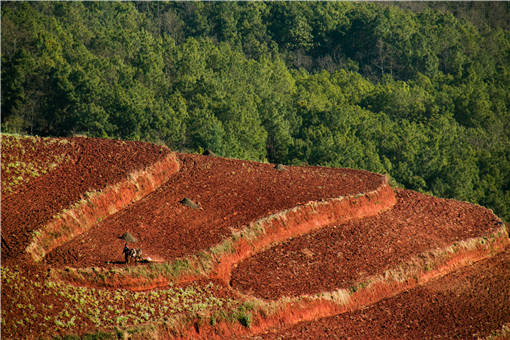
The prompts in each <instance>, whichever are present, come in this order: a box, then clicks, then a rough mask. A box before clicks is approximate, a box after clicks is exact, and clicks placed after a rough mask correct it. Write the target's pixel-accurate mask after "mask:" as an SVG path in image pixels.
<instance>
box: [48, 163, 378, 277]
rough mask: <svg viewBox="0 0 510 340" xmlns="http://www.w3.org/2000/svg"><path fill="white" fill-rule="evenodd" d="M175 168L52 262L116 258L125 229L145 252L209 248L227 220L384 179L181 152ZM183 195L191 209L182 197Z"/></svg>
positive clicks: (238, 221) (166, 254) (363, 188)
mask: <svg viewBox="0 0 510 340" xmlns="http://www.w3.org/2000/svg"><path fill="white" fill-rule="evenodd" d="M179 161H180V162H181V169H180V171H179V172H178V173H177V174H175V175H174V176H173V177H172V178H171V179H170V180H169V181H168V182H167V183H165V184H164V185H162V186H161V187H160V188H159V189H158V190H156V191H155V192H153V193H152V194H150V195H148V196H147V197H145V198H144V199H142V200H140V201H138V202H136V203H135V204H132V205H131V206H129V207H127V208H126V209H124V210H122V211H120V212H119V213H117V214H115V215H112V216H110V217H109V218H107V219H105V220H104V221H102V222H101V223H100V224H98V225H97V226H95V227H93V228H92V229H90V230H89V231H88V232H86V233H84V234H82V235H80V236H79V237H77V238H76V239H74V240H73V241H71V242H69V243H67V244H64V245H63V246H61V247H59V248H56V249H55V250H53V251H52V252H51V253H50V254H48V255H47V256H46V261H47V263H49V264H51V265H52V266H74V267H84V266H105V264H106V263H107V262H117V263H119V262H121V261H123V260H124V259H123V257H122V247H123V241H122V240H120V239H119V236H120V235H122V234H123V233H124V232H130V233H131V234H132V235H134V236H135V237H136V238H137V239H138V240H139V242H138V243H137V244H136V247H140V248H142V249H143V252H144V254H145V255H146V256H149V257H151V258H152V259H156V260H170V259H173V258H176V257H180V256H184V255H189V254H195V253H197V252H198V251H200V250H203V249H206V248H209V247H211V246H213V245H215V244H217V243H219V242H220V241H222V240H223V239H224V238H225V237H226V236H230V235H231V233H232V228H234V229H235V228H240V227H241V226H243V225H246V224H248V223H249V222H251V221H254V220H257V219H259V218H262V217H265V216H267V215H270V214H271V213H275V212H278V211H281V210H284V209H289V208H293V207H295V206H297V205H299V204H303V203H307V202H309V201H314V200H322V199H326V198H333V197H339V196H344V195H352V194H355V193H360V192H367V191H372V190H375V189H376V188H377V187H378V186H379V185H380V184H381V183H382V182H383V180H384V177H383V176H381V175H377V174H373V173H369V172H367V171H359V170H350V169H332V168H324V167H286V170H284V171H279V170H276V169H275V168H274V166H273V165H271V164H263V163H256V162H248V161H240V160H233V159H225V158H219V157H211V156H201V155H188V154H180V155H179ZM185 197H188V198H190V199H191V200H193V201H194V202H197V203H199V204H200V206H201V209H193V208H189V207H186V206H183V205H182V204H181V203H179V201H180V200H182V199H183V198H185Z"/></svg>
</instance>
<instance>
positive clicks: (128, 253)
mask: <svg viewBox="0 0 510 340" xmlns="http://www.w3.org/2000/svg"><path fill="white" fill-rule="evenodd" d="M122 252H123V253H124V259H125V260H126V263H128V261H129V255H130V253H131V251H130V249H129V248H128V246H127V242H126V243H124V250H123V251H122Z"/></svg>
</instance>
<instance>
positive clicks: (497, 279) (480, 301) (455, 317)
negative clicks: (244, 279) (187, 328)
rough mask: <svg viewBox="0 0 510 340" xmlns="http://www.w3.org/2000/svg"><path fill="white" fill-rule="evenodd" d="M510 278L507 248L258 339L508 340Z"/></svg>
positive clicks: (268, 333)
mask: <svg viewBox="0 0 510 340" xmlns="http://www.w3.org/2000/svg"><path fill="white" fill-rule="evenodd" d="M509 281H510V248H507V249H506V250H505V251H504V252H501V253H499V254H497V255H495V256H493V257H490V258H488V259H485V260H483V261H479V262H477V263H475V264H473V265H471V266H467V267H463V268H461V269H458V270H455V271H453V272H451V273H448V274H447V275H444V276H442V277H439V278H438V279H435V280H430V281H429V282H428V283H426V284H425V285H422V286H418V287H415V288H413V289H410V290H407V291H404V292H402V293H401V294H398V295H396V296H393V297H390V298H388V299H384V300H381V301H379V302H377V303H375V304H373V305H371V306H369V307H368V308H363V309H358V310H354V311H350V312H347V313H343V314H338V315H336V316H333V317H328V318H323V319H319V320H314V321H309V322H304V323H300V324H298V325H295V326H294V327H291V328H288V329H280V330H276V331H271V332H267V333H265V334H261V335H260V336H257V339H339V338H357V339H360V338H363V339H368V338H370V339H396V338H399V339H425V338H426V339H429V338H450V339H451V338H461V339H477V338H478V339H479V338H485V337H487V336H490V335H496V336H498V335H499V336H501V339H506V338H507V337H508V336H510V333H509V330H508V325H509V323H510V286H509V285H508V282H509ZM505 325H507V326H506V327H507V328H505V327H504V326H505ZM502 327H503V328H502ZM502 333H503V334H502Z"/></svg>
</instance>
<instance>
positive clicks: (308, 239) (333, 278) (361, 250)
mask: <svg viewBox="0 0 510 340" xmlns="http://www.w3.org/2000/svg"><path fill="white" fill-rule="evenodd" d="M397 198H398V203H397V204H396V205H395V206H394V207H393V208H392V209H390V210H387V211H385V212H383V213H381V214H378V215H376V216H372V217H366V218H363V219H354V220H351V221H349V222H348V223H344V224H339V225H337V226H333V227H329V228H323V229H321V230H319V231H316V232H314V233H309V234H306V235H304V236H301V237H296V238H293V239H290V240H288V241H286V242H283V243H281V244H278V245H276V246H275V247H272V248H270V249H268V250H267V251H265V252H261V253H258V254H257V255H255V256H253V257H251V258H249V259H247V260H246V261H244V262H242V263H240V264H239V266H238V267H237V268H236V269H235V271H234V273H233V275H232V286H233V287H234V288H236V289H239V290H240V291H243V292H246V293H247V294H250V295H252V294H253V295H255V296H258V297H261V298H264V299H271V300H275V299H278V298H280V297H282V296H299V295H302V294H315V293H319V292H323V291H332V290H335V289H338V288H347V289H348V288H349V287H351V286H353V285H354V284H356V283H357V282H359V281H362V280H363V279H364V278H366V277H369V276H372V275H376V274H379V273H382V272H384V271H385V270H388V269H390V268H393V267H395V266H397V265H398V264H399V263H401V262H404V261H406V260H407V259H409V258H411V257H413V256H417V255H418V254H421V253H423V252H426V251H430V250H434V249H443V248H446V247H448V246H450V245H455V244H457V243H460V242H462V241H465V240H469V239H472V238H479V237H485V236H489V235H491V234H492V233H494V232H496V231H497V230H498V229H500V228H501V226H502V222H501V220H500V219H499V218H498V217H497V216H496V215H494V214H493V213H492V211H490V210H488V209H486V208H483V207H481V206H477V205H473V204H469V203H465V202H459V201H455V200H448V199H439V198H435V197H432V196H427V195H424V194H420V193H417V192H414V191H410V190H398V191H397Z"/></svg>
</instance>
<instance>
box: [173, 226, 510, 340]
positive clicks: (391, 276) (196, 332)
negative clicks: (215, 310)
mask: <svg viewBox="0 0 510 340" xmlns="http://www.w3.org/2000/svg"><path fill="white" fill-rule="evenodd" d="M505 247H506V250H505ZM508 247H509V241H508V234H507V232H506V229H505V228H499V229H498V230H496V231H495V232H494V233H493V234H492V235H490V236H489V237H487V240H486V239H485V237H480V238H474V239H470V241H464V242H461V243H459V244H458V245H456V246H450V247H447V248H445V249H436V250H433V251H428V252H425V253H421V254H418V255H417V256H414V257H413V258H411V259H409V260H407V261H406V262H403V263H400V264H399V265H398V266H396V267H394V268H391V269H389V270H386V271H385V272H384V273H380V274H378V275H374V276H371V277H368V278H365V281H363V282H358V283H357V284H356V285H355V286H352V287H350V288H348V289H337V290H335V291H330V292H322V293H317V294H303V295H300V296H296V297H282V298H280V299H277V300H273V301H271V300H260V299H252V300H251V301H253V305H254V306H255V307H254V308H253V311H252V312H251V315H252V316H251V324H250V327H249V328H246V327H242V326H241V325H232V324H230V323H228V322H227V323H224V324H220V325H217V326H215V327H210V326H208V325H204V324H202V326H201V328H200V329H197V325H196V322H195V323H194V325H193V326H191V325H190V326H189V327H188V328H187V330H185V331H182V332H181V334H180V336H181V337H183V338H200V339H225V338H239V337H240V336H246V337H249V336H255V335H257V334H261V335H263V334H271V336H269V337H268V338H274V337H276V338H281V337H279V336H275V334H277V335H278V334H279V333H278V332H282V333H281V334H284V337H283V338H287V336H286V334H287V333H285V331H284V330H285V329H287V328H289V327H291V326H292V325H296V326H294V327H295V328H298V327H299V326H297V324H302V323H303V322H308V323H310V324H312V325H313V323H314V322H317V323H319V324H320V323H321V321H322V320H323V318H324V320H328V319H332V318H334V317H336V316H340V315H342V314H348V315H349V313H350V314H352V313H354V312H355V311H361V310H365V309H366V308H367V306H371V305H373V304H377V303H380V301H386V300H387V298H392V297H393V296H398V294H401V293H405V292H407V291H409V290H413V289H419V288H417V287H420V286H422V285H427V284H429V282H434V281H435V280H442V279H441V278H442V277H444V276H445V275H448V274H450V273H452V272H454V271H456V270H459V269H460V268H464V267H466V266H467V268H470V265H473V264H475V265H476V263H477V262H480V261H482V262H484V261H486V260H487V259H491V258H492V257H494V256H495V257H496V258H500V259H501V260H498V261H496V262H497V263H498V264H497V265H498V266H503V267H508V264H506V265H505V261H508V256H506V255H504V254H505V252H506V253H508V252H509V251H510V248H508ZM497 254H500V255H497ZM505 259H506V260H505ZM478 268H480V267H478ZM502 271H503V270H500V271H499V274H497V275H499V276H501V273H502ZM487 275H490V272H487V273H485V274H484V276H483V277H482V278H481V281H482V280H484V279H485V276H487ZM506 276H508V275H506ZM495 282H496V281H493V282H489V284H488V286H489V287H492V288H493V289H497V292H494V293H493V294H491V295H494V296H501V295H502V294H505V291H508V289H507V288H506V287H505V289H506V290H505V289H503V288H502V287H503V285H505V284H501V283H499V284H494V283H495ZM505 282H506V281H505ZM455 284H457V283H456V282H454V283H453V285H455ZM440 286H441V283H440V284H438V287H440ZM454 287H455V286H454ZM454 287H453V288H454ZM466 295H467V296H468V297H472V296H473V295H474V294H473V293H472V292H466ZM482 295H483V293H482ZM474 296H476V295H474ZM423 297H424V296H423ZM464 297H465V296H464ZM245 298H246V299H250V297H249V296H245ZM385 299H386V300H385ZM436 299H437V300H439V299H441V296H438V297H436ZM436 299H434V301H436ZM502 301H503V302H501V301H497V302H496V305H497V306H496V308H494V306H492V307H491V310H494V311H495V312H496V316H497V317H498V318H497V320H496V321H495V322H492V323H491V325H490V326H488V324H487V323H484V320H487V319H488V318H489V317H490V311H489V312H486V311H482V313H481V314H478V315H477V316H476V319H477V322H478V321H479V320H478V319H480V320H481V323H479V324H476V325H475V326H476V327H477V328H479V329H480V330H482V329H483V331H484V332H485V333H487V332H488V331H490V330H493V329H499V328H501V325H503V324H504V323H506V322H508V320H507V319H508V318H507V317H506V316H505V315H508V314H505V311H507V310H508V305H505V303H507V302H506V301H508V297H505V298H503V300H502ZM482 302H483V305H482V306H485V305H487V304H488V303H492V302H489V301H487V299H485V300H482ZM458 303H459V302H458ZM429 304H430V302H429ZM470 304H471V305H474V304H476V301H473V300H472V301H471V302H470ZM405 305H406V300H405V299H402V300H401V301H400V302H399V303H397V306H398V307H397V308H403V307H402V306H405ZM411 305H412V306H416V308H419V304H418V305H415V304H414V303H413V304H411ZM368 308H372V307H368ZM473 311H474V310H472V312H473ZM386 312H387V313H392V309H391V308H388V309H387V310H386ZM405 321H406V320H401V323H405ZM449 321H450V322H453V320H449ZM332 322H334V321H332ZM413 322H415V321H413ZM436 322H440V319H439V318H438V319H437V320H436ZM464 322H465V323H466V324H469V320H468V319H467V318H466V317H465V316H464ZM192 324H193V322H192ZM379 327H381V328H382V329H383V330H384V327H385V325H384V323H380V325H379ZM337 328H338V329H337V331H340V330H342V327H337ZM291 329H292V328H291ZM323 329H326V327H324V328H323ZM271 330H275V331H274V332H275V334H273V333H270V332H271ZM357 330H358V331H360V330H363V328H362V327H358V329H357ZM404 330H406V329H404ZM305 331H306V329H305ZM307 334H309V335H308V336H303V338H318V339H319V338H323V337H324V335H326V337H327V335H328V333H327V332H326V333H324V331H323V332H322V333H321V332H318V334H320V335H315V334H314V332H313V331H312V332H309V333H307ZM336 334H337V333H333V338H338V337H337V336H336ZM338 334H341V333H338ZM482 334H483V333H482ZM367 336H368V337H369V338H372V336H370V335H367ZM393 337H394V336H393ZM257 338H258V337H257ZM408 338H412V336H409V337H408Z"/></svg>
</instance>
